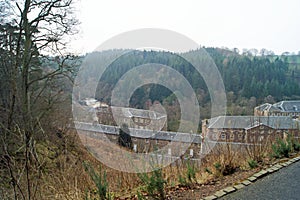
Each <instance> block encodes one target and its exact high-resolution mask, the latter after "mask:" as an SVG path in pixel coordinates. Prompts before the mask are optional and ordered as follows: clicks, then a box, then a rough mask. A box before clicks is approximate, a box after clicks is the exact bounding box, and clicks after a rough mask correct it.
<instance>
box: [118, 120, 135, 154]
mask: <svg viewBox="0 0 300 200" xmlns="http://www.w3.org/2000/svg"><path fill="white" fill-rule="evenodd" d="M118 144H119V145H121V146H123V147H126V148H129V149H131V148H132V140H131V136H130V131H129V128H128V125H127V124H123V125H122V127H121V128H120V130H119V138H118Z"/></svg>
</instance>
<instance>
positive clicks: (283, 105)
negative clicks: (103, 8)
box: [254, 101, 300, 118]
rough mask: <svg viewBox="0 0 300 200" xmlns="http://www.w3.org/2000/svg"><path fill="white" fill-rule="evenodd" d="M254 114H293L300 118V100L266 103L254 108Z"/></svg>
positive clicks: (292, 115)
mask: <svg viewBox="0 0 300 200" xmlns="http://www.w3.org/2000/svg"><path fill="white" fill-rule="evenodd" d="M254 116H291V117H293V118H299V116H300V101H280V102H278V103H275V104H269V103H265V104H262V105H260V106H257V107H255V108H254Z"/></svg>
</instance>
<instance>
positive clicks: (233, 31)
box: [71, 0, 300, 54]
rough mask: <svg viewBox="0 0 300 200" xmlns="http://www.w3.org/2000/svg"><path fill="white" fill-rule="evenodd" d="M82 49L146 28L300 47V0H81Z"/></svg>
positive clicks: (217, 43) (228, 42)
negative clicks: (127, 32)
mask: <svg viewBox="0 0 300 200" xmlns="http://www.w3.org/2000/svg"><path fill="white" fill-rule="evenodd" d="M77 8H78V10H79V13H78V16H79V19H80V21H81V23H82V24H81V27H80V30H81V32H80V34H79V35H78V36H77V40H73V42H72V43H71V44H72V48H73V49H74V51H75V52H77V53H85V52H91V51H93V50H94V49H95V48H96V47H97V46H99V45H100V44H101V43H102V42H104V41H106V40H108V39H109V38H111V37H113V36H115V35H118V34H120V33H123V32H126V31H130V30H134V29H140V28H162V29H169V30H173V31H176V32H179V33H181V34H183V35H185V36H187V37H189V38H191V39H192V40H194V41H195V42H197V43H198V44H199V45H201V46H210V47H228V48H234V47H236V48H239V49H240V50H242V49H243V48H247V49H250V48H256V49H261V48H266V49H268V50H273V51H275V53H277V54H280V53H282V52H285V51H289V52H295V53H298V51H300V11H299V9H300V1H299V0H251V1H250V0H247V1H246V0H185V1H183V0H180V1H178V0H151V1H146V0H81V1H80V2H79V4H78V7H77Z"/></svg>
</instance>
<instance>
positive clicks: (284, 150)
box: [272, 139, 292, 158]
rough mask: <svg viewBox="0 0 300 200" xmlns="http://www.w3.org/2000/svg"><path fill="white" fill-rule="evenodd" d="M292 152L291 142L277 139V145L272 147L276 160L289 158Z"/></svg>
mask: <svg viewBox="0 0 300 200" xmlns="http://www.w3.org/2000/svg"><path fill="white" fill-rule="evenodd" d="M291 150H292V148H291V142H290V140H287V141H284V140H283V139H277V141H276V143H275V144H273V145H272V151H273V152H272V156H273V157H274V158H282V157H285V158H288V157H289V156H290V152H291Z"/></svg>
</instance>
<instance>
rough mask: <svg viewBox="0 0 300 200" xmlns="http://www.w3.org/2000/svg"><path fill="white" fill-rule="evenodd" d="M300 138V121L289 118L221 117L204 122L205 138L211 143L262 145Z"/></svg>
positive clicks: (203, 131)
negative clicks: (285, 138) (277, 140)
mask: <svg viewBox="0 0 300 200" xmlns="http://www.w3.org/2000/svg"><path fill="white" fill-rule="evenodd" d="M285 133H291V134H292V135H293V136H294V137H298V136H299V121H297V120H293V119H292V118H291V117H289V116H276V117H275V116H269V117H265V116H262V117H261V116H219V117H215V118H211V119H209V120H203V121H202V134H203V137H205V138H207V139H208V140H211V141H218V142H232V143H261V142H265V141H269V140H274V139H275V138H278V137H280V138H282V137H284V134H285Z"/></svg>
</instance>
